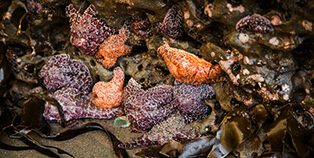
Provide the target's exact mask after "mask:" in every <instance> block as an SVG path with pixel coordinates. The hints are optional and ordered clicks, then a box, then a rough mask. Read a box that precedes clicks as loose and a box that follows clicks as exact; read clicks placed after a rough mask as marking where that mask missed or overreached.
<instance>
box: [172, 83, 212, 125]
mask: <svg viewBox="0 0 314 158" xmlns="http://www.w3.org/2000/svg"><path fill="white" fill-rule="evenodd" d="M214 94H215V92H214V89H213V88H212V87H211V86H209V85H207V84H201V85H199V86H193V85H190V84H184V83H182V84H177V85H176V86H175V89H174V96H175V98H176V99H178V102H179V104H180V105H179V106H178V107H177V108H178V110H179V112H180V114H181V115H182V116H183V117H184V120H185V121H186V122H187V123H190V122H192V121H195V120H199V119H203V118H204V117H206V116H207V115H209V113H210V108H209V107H208V106H207V105H205V104H204V103H203V99H205V98H212V97H213V96H214Z"/></svg>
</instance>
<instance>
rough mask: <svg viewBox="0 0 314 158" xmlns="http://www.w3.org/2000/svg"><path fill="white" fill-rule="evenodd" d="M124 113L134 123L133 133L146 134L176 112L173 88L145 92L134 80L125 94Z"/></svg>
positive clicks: (158, 87)
mask: <svg viewBox="0 0 314 158" xmlns="http://www.w3.org/2000/svg"><path fill="white" fill-rule="evenodd" d="M123 93H124V94H123V102H124V111H125V113H126V115H127V117H128V119H129V121H130V122H131V123H132V127H133V128H132V131H136V132H144V131H148V130H150V129H151V128H152V127H153V126H154V125H155V124H157V123H159V122H161V121H163V120H165V119H166V117H168V116H169V115H170V114H171V113H173V112H174V111H175V107H176V106H177V105H178V103H177V102H176V101H175V100H173V87H172V86H170V85H159V86H156V87H153V88H150V89H148V90H143V89H142V87H141V85H140V84H139V83H137V82H136V81H135V80H134V79H133V78H131V79H130V80H129V82H128V85H127V86H126V87H125V89H124V92H123Z"/></svg>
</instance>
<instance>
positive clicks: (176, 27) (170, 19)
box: [158, 5, 184, 39]
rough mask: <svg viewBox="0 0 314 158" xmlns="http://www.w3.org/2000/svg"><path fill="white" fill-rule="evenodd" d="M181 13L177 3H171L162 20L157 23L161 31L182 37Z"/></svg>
mask: <svg viewBox="0 0 314 158" xmlns="http://www.w3.org/2000/svg"><path fill="white" fill-rule="evenodd" d="M182 15H183V13H182V11H181V9H180V7H179V6H178V5H173V6H172V7H171V8H170V9H169V10H168V11H167V13H166V15H165V17H164V19H163V21H162V22H161V23H160V24H159V25H158V28H159V29H160V31H161V33H163V34H164V35H166V36H168V37H171V38H174V39H177V38H180V37H182V35H183V33H184V30H183V17H182Z"/></svg>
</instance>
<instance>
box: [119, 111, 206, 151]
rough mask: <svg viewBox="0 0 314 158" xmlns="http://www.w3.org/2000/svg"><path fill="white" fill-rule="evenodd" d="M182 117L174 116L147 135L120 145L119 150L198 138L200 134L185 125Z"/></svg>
mask: <svg viewBox="0 0 314 158" xmlns="http://www.w3.org/2000/svg"><path fill="white" fill-rule="evenodd" d="M182 120H183V117H182V116H180V115H179V114H174V115H173V116H171V117H169V118H168V119H166V120H165V121H163V122H161V123H159V124H157V125H156V126H154V127H153V128H152V129H151V130H150V131H149V132H148V133H145V134H144V135H143V136H141V137H139V138H135V139H133V140H132V141H130V142H127V143H124V144H120V145H119V147H120V148H125V149H134V148H142V147H147V146H151V145H163V144H164V143H167V142H168V141H170V140H175V141H186V140H189V139H193V138H196V137H198V136H199V135H200V134H199V132H198V130H197V129H196V128H193V127H192V126H191V125H188V124H185V123H184V121H182Z"/></svg>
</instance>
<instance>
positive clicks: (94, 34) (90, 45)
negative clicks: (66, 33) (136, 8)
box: [66, 4, 115, 55]
mask: <svg viewBox="0 0 314 158" xmlns="http://www.w3.org/2000/svg"><path fill="white" fill-rule="evenodd" d="M66 14H67V16H69V17H70V28H71V38H70V42H71V43H72V44H73V46H75V47H77V48H79V49H80V50H82V51H83V52H85V53H86V54H89V55H94V54H95V53H96V51H97V47H98V46H99V45H100V44H101V43H102V42H103V40H104V39H106V38H108V37H109V36H110V35H113V34H114V33H115V30H114V29H112V28H110V27H109V26H106V25H105V24H104V23H103V22H101V21H100V20H99V19H97V18H96V17H95V15H96V14H97V11H96V9H95V6H94V5H90V6H89V7H88V8H87V9H86V10H85V11H84V13H83V15H80V13H79V11H77V10H76V9H75V8H74V6H73V5H72V4H70V5H69V6H67V7H66Z"/></svg>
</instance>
